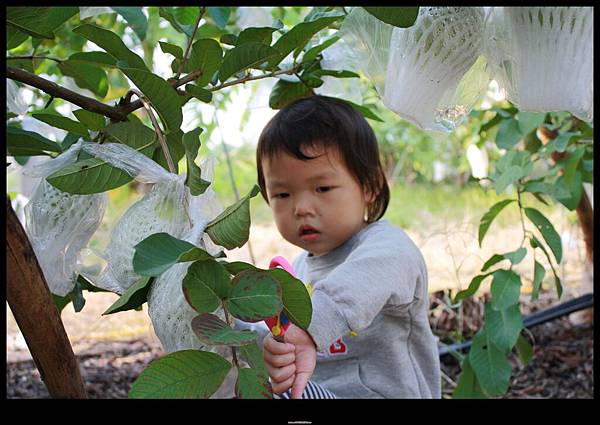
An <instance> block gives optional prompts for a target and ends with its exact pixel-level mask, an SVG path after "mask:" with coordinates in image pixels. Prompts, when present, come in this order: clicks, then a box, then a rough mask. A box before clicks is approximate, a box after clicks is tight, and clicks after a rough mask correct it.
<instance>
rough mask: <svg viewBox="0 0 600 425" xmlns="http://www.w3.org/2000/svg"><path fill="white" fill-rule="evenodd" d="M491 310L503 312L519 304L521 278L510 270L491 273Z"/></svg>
mask: <svg viewBox="0 0 600 425" xmlns="http://www.w3.org/2000/svg"><path fill="white" fill-rule="evenodd" d="M492 274H493V275H494V278H493V279H492V285H491V287H492V290H491V292H492V308H493V309H495V310H504V309H506V308H508V307H510V306H512V305H514V304H516V303H518V302H519V295H520V294H521V278H520V276H519V275H518V274H516V273H515V272H513V271H512V270H496V271H494V272H493V273H492Z"/></svg>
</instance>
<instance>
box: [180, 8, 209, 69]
mask: <svg viewBox="0 0 600 425" xmlns="http://www.w3.org/2000/svg"><path fill="white" fill-rule="evenodd" d="M204 12H206V7H205V6H202V7H201V8H200V14H199V15H198V19H197V20H196V24H195V25H194V31H193V32H192V35H191V36H190V39H189V40H188V43H187V46H186V47H185V53H184V54H183V60H182V61H181V63H180V64H179V69H178V70H177V75H176V76H175V79H176V80H178V79H179V76H180V75H181V73H182V72H183V67H184V65H185V61H186V60H187V57H188V53H189V51H190V47H192V43H193V42H194V37H195V36H196V31H198V26H199V25H200V21H201V20H202V17H203V16H204Z"/></svg>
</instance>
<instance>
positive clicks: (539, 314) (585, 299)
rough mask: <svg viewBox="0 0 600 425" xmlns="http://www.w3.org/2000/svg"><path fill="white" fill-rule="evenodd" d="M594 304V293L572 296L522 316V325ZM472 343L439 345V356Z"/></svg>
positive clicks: (539, 321)
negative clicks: (564, 300) (570, 298)
mask: <svg viewBox="0 0 600 425" xmlns="http://www.w3.org/2000/svg"><path fill="white" fill-rule="evenodd" d="M593 305H594V294H585V295H582V296H581V297H578V298H574V299H572V300H570V301H566V302H564V303H561V304H559V305H556V306H554V307H550V308H547V309H544V310H540V311H536V312H535V313H532V314H530V315H529V316H526V317H524V318H523V327H525V328H532V327H534V326H537V325H541V324H542V323H546V322H549V321H550V320H554V319H557V318H559V317H562V316H566V315H567V314H570V313H573V312H575V311H579V310H583V309H585V308H588V307H592V306H593ZM471 344H473V341H472V340H469V341H465V342H461V343H457V344H452V345H445V346H442V347H440V357H441V356H443V355H445V354H449V353H450V352H452V351H459V350H464V349H465V348H468V347H470V346H471Z"/></svg>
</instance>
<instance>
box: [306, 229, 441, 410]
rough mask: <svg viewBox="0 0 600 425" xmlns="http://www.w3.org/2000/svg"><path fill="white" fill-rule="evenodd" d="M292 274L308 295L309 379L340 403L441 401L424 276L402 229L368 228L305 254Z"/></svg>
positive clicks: (421, 263)
mask: <svg viewBox="0 0 600 425" xmlns="http://www.w3.org/2000/svg"><path fill="white" fill-rule="evenodd" d="M294 269H295V271H296V275H297V277H298V278H300V279H301V280H302V281H303V282H305V283H307V284H308V283H310V284H311V286H312V288H313V292H312V304H313V316H312V321H311V324H310V326H309V328H308V332H309V333H310V335H311V336H312V337H313V339H314V341H315V343H316V344H317V351H318V354H317V367H316V369H315V372H314V374H313V376H312V378H311V380H314V381H315V382H317V383H319V384H321V385H323V386H324V387H326V388H327V389H329V390H331V391H332V392H334V393H335V395H336V396H337V397H338V398H440V396H441V381H440V363H439V354H438V348H437V342H436V338H435V337H434V335H433V334H432V332H431V328H430V326H429V321H428V317H427V315H428V308H429V299H428V291H427V269H426V265H425V261H424V260H423V257H422V255H421V253H420V251H419V249H418V248H417V246H416V245H415V244H414V243H413V242H412V240H411V239H410V238H409V237H408V235H407V234H406V233H405V232H404V231H403V230H401V229H400V228H398V227H395V226H393V225H391V224H390V223H389V222H388V221H387V220H383V221H378V222H375V223H371V224H369V225H368V226H366V227H365V228H364V229H362V230H361V231H359V232H358V233H356V234H355V235H353V236H352V237H351V238H350V239H349V240H348V241H346V242H345V243H344V244H342V245H341V246H339V247H338V248H336V249H335V250H333V251H331V252H329V253H327V254H324V255H321V256H316V257H315V256H309V255H308V253H306V252H304V253H303V254H301V255H300V256H299V257H298V258H297V259H296V261H295V262H294Z"/></svg>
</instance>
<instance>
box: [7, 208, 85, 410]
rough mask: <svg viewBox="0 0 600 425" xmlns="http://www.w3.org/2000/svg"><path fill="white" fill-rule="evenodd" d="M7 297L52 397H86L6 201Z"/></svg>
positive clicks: (54, 311)
mask: <svg viewBox="0 0 600 425" xmlns="http://www.w3.org/2000/svg"><path fill="white" fill-rule="evenodd" d="M6 218H7V220H6V266H7V270H6V274H7V275H6V277H7V282H6V299H7V301H8V305H9V306H10V309H11V310H12V313H13V315H14V316H15V319H16V321H17V324H18V325H19V329H20V330H21V332H22V333H23V336H24V337H25V342H26V343H27V347H29V351H30V352H31V356H32V357H33V360H34V362H35V364H36V366H37V368H38V370H39V371H40V375H41V377H42V380H43V381H44V384H45V385H46V387H47V388H48V392H49V393H50V396H51V397H53V398H87V393H86V391H85V385H84V383H83V379H82V377H81V373H80V371H79V363H78V362H77V358H76V357H75V354H74V353H73V348H72V347H71V343H70V342H69V338H68V337H67V333H66V332H65V328H64V326H63V323H62V321H61V319H60V314H59V312H58V310H57V308H56V307H55V306H54V302H53V300H52V294H51V293H50V290H49V289H48V285H47V284H46V280H45V279H44V275H43V273H42V269H41V268H40V265H39V264H38V261H37V258H36V256H35V254H34V252H33V248H32V247H31V244H30V243H29V239H28V238H27V235H26V233H25V230H24V229H23V226H21V223H20V222H19V219H18V218H17V216H16V214H15V212H14V211H13V209H12V206H11V204H10V199H8V196H7V200H6Z"/></svg>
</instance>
